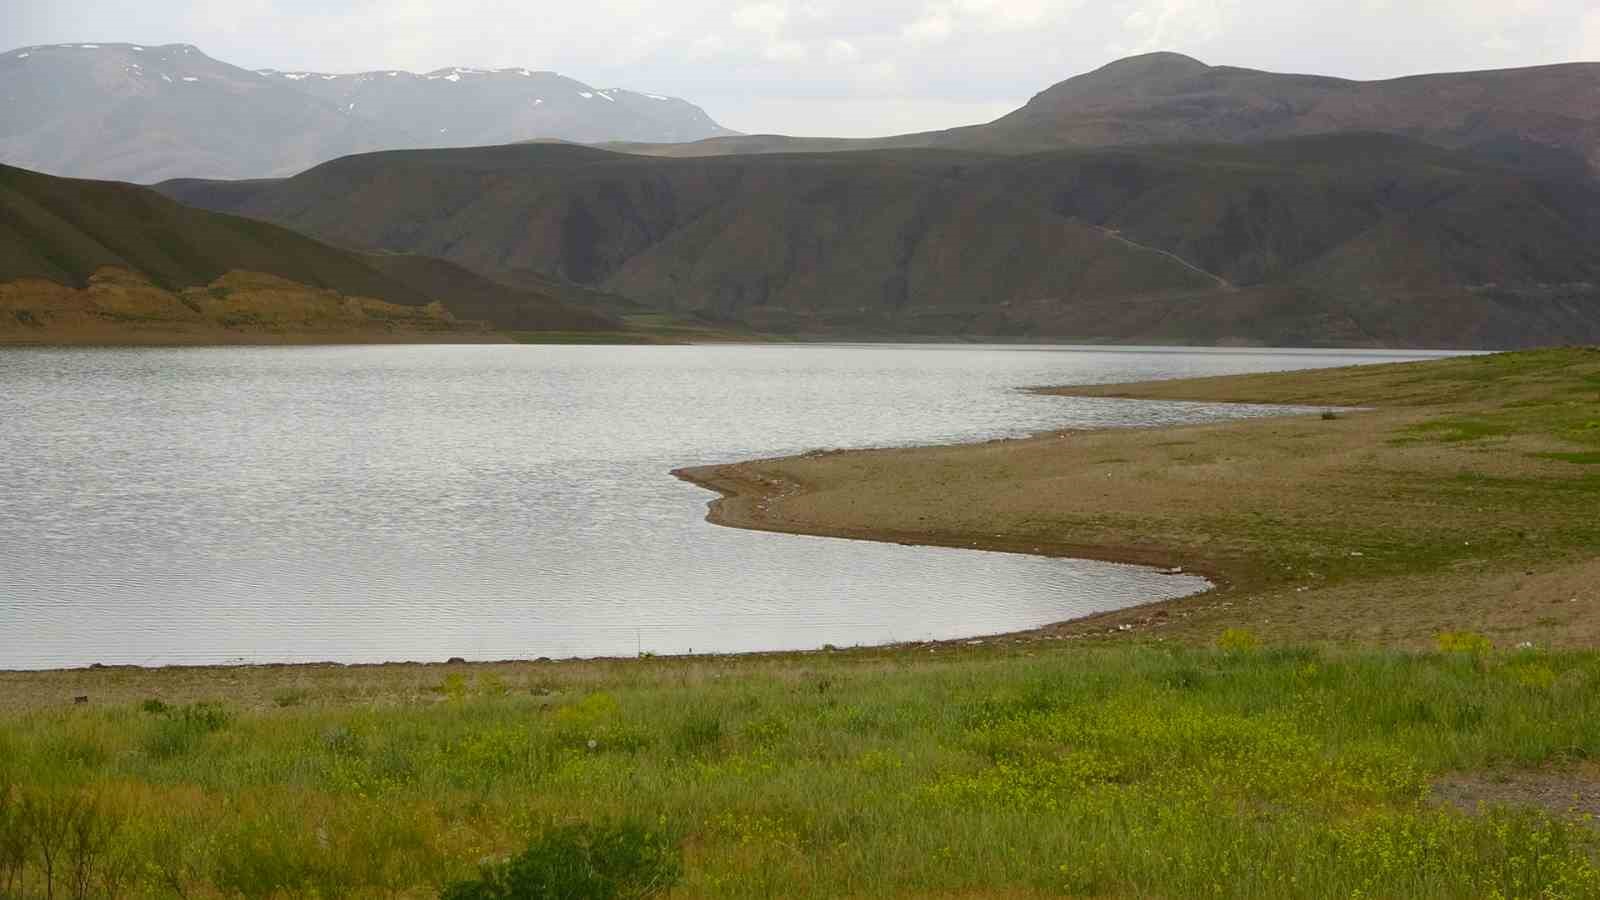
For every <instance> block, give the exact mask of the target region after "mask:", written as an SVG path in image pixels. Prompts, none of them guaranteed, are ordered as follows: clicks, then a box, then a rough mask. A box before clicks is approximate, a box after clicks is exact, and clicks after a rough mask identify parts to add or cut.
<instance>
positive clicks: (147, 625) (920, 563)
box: [0, 344, 1432, 669]
mask: <svg viewBox="0 0 1600 900" xmlns="http://www.w3.org/2000/svg"><path fill="white" fill-rule="evenodd" d="M1429 355H1432V354H1427V353H1416V352H1375V351H1308V350H1253V349H1252V350H1220V349H1203V350H1195V349H1174V348H1109V349H1108V348H1074V347H1058V346H1019V345H989V346H975V345H838V344H835V345H812V344H808V345H781V344H775V345H698V346H664V347H601V346H586V347H576V346H515V345H506V346H441V345H432V346H343V347H273V348H245V347H219V348H190V349H103V350H102V349H24V350H4V351H0V669H37V668H57V667H70V666H83V665H89V664H91V663H104V664H108V665H110V664H136V665H146V666H153V665H169V664H213V663H276V662H309V661H324V660H327V661H337V662H347V663H354V662H379V661H389V660H444V659H446V658H449V657H455V656H460V657H465V658H467V659H512V658H536V657H541V656H548V657H554V658H560V657H574V656H585V657H587V656H631V655H634V654H636V653H641V652H647V653H658V654H673V653H687V652H695V653H706V652H717V653H722V652H737V651H754V650H783V649H807V648H816V647H820V646H823V645H825V644H833V645H837V646H850V645H856V644H876V643H884V642H891V641H906V640H920V639H938V638H955V637H963V636H975V635H983V634H993V633H999V632H1006V631H1014V630H1019V629H1025V628H1031V627H1036V626H1040V625H1044V624H1048V623H1051V622H1057V621H1061V620H1064V619H1069V618H1073V617H1076V616H1082V615H1086V614H1089V613H1093V612H1097V611H1102V610H1107V609H1113V608H1117V607H1122V606H1127V605H1131V604H1137V603H1144V602H1149V601H1152V600H1157V599H1162V598H1167V597H1175V596H1183V595H1186V594H1190V593H1194V592H1196V591H1199V590H1202V589H1204V587H1205V583H1204V582H1203V581H1202V580H1201V579H1199V578H1195V577H1191V576H1172V575H1163V574H1160V573H1158V572H1154V571H1151V570H1148V569H1141V568H1138V567H1132V566H1123V565H1114V564H1109V563H1101V562H1089V561H1078V560H1061V559H1046V558H1036V557H1029V556H1023V555H1016V554H1003V553H989V552H979V551H971V550H955V549H946V548H924V547H905V546H899V545H894V544H881V543H873V542H863V541H847V540H838V539H831V538H816V537H797V536H792V535H780V534H766V533H756V532H747V531H739V530H734V529H727V528H719V527H716V526H713V525H709V524H707V523H706V522H705V521H704V520H703V516H704V513H705V504H706V502H707V501H708V500H710V499H712V495H711V494H710V493H708V492H707V491H704V490H702V489H700V488H697V487H694V486H692V485H689V484H686V483H684V482H681V481H678V480H677V479H675V478H673V477H672V476H671V475H670V474H669V471H670V470H671V469H673V468H675V467H679V466H689V465H700V464H709V463H718V462H731V461H736V460H740V459H746V458H752V457H760V456H773V455H783V454H790V453H798V452H804V451H808V450H813V449H818V448H836V447H872V446H903V445H916V444H929V443H949V442H958V441H981V440H987V439H991V438H997V437H1008V436H1023V435H1026V434H1028V433H1031V432H1034V431H1039V430H1045V429H1056V428H1098V427H1107V426H1149V425H1164V424H1175V423H1185V422H1204V421H1214V420H1219V419H1224V418H1229V417H1239V416H1255V415H1266V414H1272V413H1274V412H1280V411H1281V410H1277V409H1274V408H1271V407H1254V406H1241V405H1215V404H1183V403H1162V402H1145V401H1128V400H1106V399H1073V398H1064V397H1048V396H1039V395H1034V394H1030V393H1027V392H1024V391H1022V390H1019V389H1020V388H1023V387H1027V386H1031V385H1057V384H1086V383H1105V382H1119V381H1134V380H1145V379H1152V378H1173V377H1187V376H1196V375H1221V374H1231V373H1241V372H1261V371H1272V370H1286V369H1300V368H1311V367H1326V366H1340V365H1349V364H1356V363H1375V362H1389V361H1395V360H1400V359H1417V358H1423V357H1425V356H1429Z"/></svg>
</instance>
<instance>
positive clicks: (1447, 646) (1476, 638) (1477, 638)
mask: <svg viewBox="0 0 1600 900" xmlns="http://www.w3.org/2000/svg"><path fill="white" fill-rule="evenodd" d="M1435 643H1436V644H1437V645H1438V647H1439V652H1441V653H1465V654H1467V655H1469V656H1487V655H1488V654H1489V651H1491V650H1493V649H1494V643H1493V642H1492V641H1490V640H1489V639H1488V638H1486V637H1484V636H1483V635H1481V634H1478V633H1477V632H1473V631H1446V632H1442V633H1440V635H1439V636H1438V637H1437V638H1436V639H1435Z"/></svg>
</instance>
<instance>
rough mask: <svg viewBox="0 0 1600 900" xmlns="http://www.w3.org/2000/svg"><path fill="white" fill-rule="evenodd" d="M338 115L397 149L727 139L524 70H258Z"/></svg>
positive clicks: (685, 117) (681, 115) (691, 110)
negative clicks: (376, 130)
mask: <svg viewBox="0 0 1600 900" xmlns="http://www.w3.org/2000/svg"><path fill="white" fill-rule="evenodd" d="M259 74H261V75H264V76H266V77H268V78H270V79H273V80H276V81H278V82H280V83H282V84H286V85H289V86H292V87H294V88H297V89H299V90H301V91H303V92H304V93H306V94H308V95H310V96H312V97H315V98H317V99H319V100H322V101H325V102H327V103H330V104H332V105H333V106H334V107H335V108H337V109H340V110H343V111H344V112H346V113H348V114H351V115H357V116H360V117H362V118H365V119H369V120H371V121H373V122H376V123H378V124H380V125H382V126H384V127H385V128H387V129H390V130H393V131H399V132H405V133H408V134H410V135H411V139H412V142H411V143H410V144H407V145H405V146H407V147H465V146H482V145H486V144H512V143H516V142H518V141H525V140H529V139H545V140H563V141H572V142H577V143H602V142H607V141H658V142H669V143H670V142H677V141H698V140H702V139H704V138H708V137H716V136H721V135H732V134H734V133H735V132H732V131H729V130H728V129H726V128H723V127H722V126H720V125H718V124H717V123H716V122H714V121H712V119H711V117H710V116H708V115H706V113H705V110H702V109H701V108H700V107H698V106H695V105H694V104H692V103H689V102H688V101H686V100H681V99H679V98H676V97H666V96H662V95H660V94H641V93H636V92H634V91H625V90H621V89H619V88H607V89H603V90H602V89H598V88H593V87H590V86H589V85H587V84H584V83H583V82H581V81H576V80H574V79H571V78H567V77H566V76H564V75H558V74H556V73H555V72H535V71H532V70H530V69H521V68H519V69H493V70H490V69H465V68H459V67H458V68H450V69H439V70H436V71H433V72H428V73H425V74H421V75H418V74H413V73H411V72H403V71H399V70H396V69H387V70H383V71H378V72H363V73H360V74H356V75H333V74H328V73H324V72H279V71H276V70H272V69H263V70H261V71H260V73H259Z"/></svg>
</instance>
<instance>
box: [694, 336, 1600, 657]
mask: <svg viewBox="0 0 1600 900" xmlns="http://www.w3.org/2000/svg"><path fill="white" fill-rule="evenodd" d="M1597 373H1600V352H1596V351H1593V350H1581V349H1578V350H1562V351H1545V352H1542V353H1533V354H1512V355H1506V356H1501V357H1472V358H1459V359H1447V360H1438V361H1429V362H1423V363H1406V364H1391V365H1379V366H1362V367H1352V368H1346V369H1337V370H1322V371H1307V372H1293V373H1279V374H1265V375H1247V376H1229V377H1221V378H1206V379H1193V380H1180V381H1164V382H1152V383H1148V384H1132V385H1107V386H1094V387H1084V388H1072V387H1064V388H1050V389H1045V392H1047V393H1058V394H1071V395H1081V396H1096V397H1129V398H1140V399H1158V400H1200V401H1210V402H1224V401H1232V402H1247V403H1282V404H1295V405H1305V406H1321V407H1358V406H1359V407H1365V409H1363V410H1361V411H1349V410H1346V411H1342V412H1338V413H1330V414H1329V415H1328V416H1327V417H1325V416H1323V415H1297V416H1289V417H1274V418H1265V419H1251V420H1243V421H1234V422H1225V423H1217V424H1207V425H1196V426H1182V427H1173V428H1139V429H1127V428H1123V429H1105V430H1097V431H1082V432H1052V433H1046V434H1040V435H1036V436H1034V437H1031V438H1027V439H1023V440H1004V441H992V442H988V443H984V444H973V445H959V446H947V447H924V448H910V449H902V448H895V449H879V450H857V451H846V452H823V453H813V454H807V455H804V456H797V457H789V458H782V459H766V460H755V461H748V462H739V463H733V464H729V465H721V466H705V467H697V468H691V469H681V470H678V471H677V472H676V473H675V474H676V475H678V476H679V477H680V478H683V479H685V480H688V481H691V482H693V483H695V484H698V485H701V486H703V487H706V488H709V489H711V490H714V491H717V492H718V493H719V494H721V495H722V496H721V497H720V498H719V499H718V500H715V501H713V502H712V503H711V504H710V509H709V513H708V518H709V519H710V521H712V522H715V523H717V524H721V525H727V526H731V527H739V528H750V529H756V530H762V531H775V532H785V533H794V534H809V535H824V536H832V537H842V538H854V539H864V540H880V541H893V542H897V543H905V544H927V545H937V546H949V547H970V548H975V549H984V550H997V551H1003V552H1021V553H1037V554H1040V555H1046V556H1067V557H1078V558H1086V559H1098V560H1106V561H1112V562H1126V563H1138V564H1144V565H1151V566H1157V567H1162V568H1168V567H1182V568H1183V569H1184V570H1185V571H1188V572H1193V573H1198V574H1202V575H1204V576H1206V577H1207V578H1209V579H1210V580H1212V582H1213V583H1214V584H1215V585H1216V588H1215V589H1214V590H1213V591H1210V592H1208V593H1206V594H1203V595H1197V596H1192V597H1189V598H1184V599H1179V600H1172V601H1165V602H1160V603H1153V604H1148V605H1143V606H1137V607H1132V608H1129V609H1124V610H1118V611H1114V612H1108V613H1101V614H1098V615H1094V616H1090V617H1087V618H1084V619H1079V620H1075V621H1071V622H1064V623H1060V624H1057V625H1052V626H1048V627H1046V628H1041V629H1036V630H1034V631H1031V632H1026V633H1023V634H1022V635H1017V636H1016V637H1023V638H1026V639H1030V640H1033V639H1051V638H1081V637H1087V636H1102V637H1108V636H1121V635H1126V634H1128V633H1130V632H1132V633H1135V634H1139V635H1145V636H1149V637H1155V638H1157V639H1168V638H1176V639H1180V640H1187V641H1194V642H1207V641H1210V640H1212V639H1214V638H1215V637H1216V635H1217V634H1219V633H1220V632H1221V631H1222V630H1225V629H1227V628H1233V627H1238V628H1249V629H1251V630H1253V631H1256V632H1258V633H1260V634H1261V635H1262V636H1263V637H1264V638H1266V639H1269V640H1282V641H1336V642H1355V643H1362V644H1380V645H1398V646H1406V647H1424V646H1429V645H1431V644H1432V642H1433V639H1434V637H1435V636H1436V635H1437V634H1439V633H1441V632H1445V631H1453V630H1475V631H1484V632H1487V633H1489V634H1490V635H1491V636H1492V637H1494V638H1495V639H1496V640H1499V641H1505V642H1523V641H1527V642H1531V643H1535V644H1539V645H1554V646H1592V645H1593V644H1594V642H1595V641H1596V640H1600V558H1597V556H1600V554H1597V553H1596V549H1597V548H1600V532H1597V530H1596V529H1595V528H1594V527H1593V526H1592V524H1591V522H1592V515H1591V514H1590V512H1589V510H1592V508H1594V507H1593V504H1594V503H1596V502H1600V481H1597V480H1596V479H1594V478H1591V477H1589V473H1590V471H1591V470H1590V469H1588V468H1586V467H1584V466H1583V465H1581V464H1580V465H1574V464H1573V463H1574V462H1579V463H1581V462H1585V461H1587V459H1588V455H1592V454H1588V455H1586V454H1587V451H1585V450H1584V449H1583V448H1585V447H1588V446H1590V442H1591V441H1592V440H1594V439H1595V438H1597V437H1600V435H1597V434H1596V433H1595V431H1596V426H1595V425H1594V424H1593V423H1592V420H1591V419H1590V418H1589V417H1590V416H1591V415H1592V416H1593V417H1594V418H1596V419H1600V398H1597V395H1596V393H1595V391H1594V387H1593V385H1594V384H1596V383H1600V378H1597ZM1591 403H1593V404H1597V405H1592V406H1591V405H1590V404H1591ZM1546 407H1549V408H1551V409H1552V410H1560V412H1559V413H1550V412H1541V410H1542V409H1544V408H1546Z"/></svg>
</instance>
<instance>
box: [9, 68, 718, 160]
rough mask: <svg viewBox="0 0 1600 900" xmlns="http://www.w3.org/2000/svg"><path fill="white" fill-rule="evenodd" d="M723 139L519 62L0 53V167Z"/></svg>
mask: <svg viewBox="0 0 1600 900" xmlns="http://www.w3.org/2000/svg"><path fill="white" fill-rule="evenodd" d="M731 133H732V132H729V131H727V130H726V129H724V128H721V127H720V126H718V125H717V124H716V123H715V122H713V121H712V120H711V118H710V117H709V116H707V115H706V114H705V112H704V111H702V110H701V109H699V108H698V107H696V106H694V105H692V104H690V103H687V102H685V101H683V100H676V99H672V98H661V99H657V97H656V95H650V94H635V93H632V92H629V91H621V90H607V91H601V90H596V89H594V88H591V87H588V86H587V85H584V84H583V83H582V82H578V81H573V80H572V79H569V78H564V77H562V76H560V75H556V74H554V73H549V72H532V71H529V70H526V69H515V70H501V71H495V72H485V71H479V70H471V69H449V70H441V71H439V72H433V73H428V74H426V75H411V74H410V73H405V72H399V71H394V72H392V73H391V72H389V71H384V72H374V73H366V74H362V75H350V76H343V75H327V74H317V73H307V72H287V73H286V72H275V71H270V70H269V71H263V72H253V71H249V70H246V69H241V68H239V67H237V66H233V65H229V64H228V63H225V62H221V61H219V60H215V59H212V58H211V57H209V56H206V55H205V54H204V53H202V52H200V50H199V49H197V48H196V47H194V46H191V45H189V44H168V45H164V46H144V45H140V44H54V45H48V46H39V47H24V48H21V49H18V50H13V51H11V52H9V53H5V54H3V55H0V162H4V163H6V164H9V165H15V166H20V167H23V168H28V169H32V170H36V171H43V172H49V173H52V174H57V175H70V176H75V177H87V178H102V179H114V180H121V181H135V182H155V181H161V180H163V179H168V178H175V177H184V176H189V177H207V178H255V177H270V176H280V175H289V174H293V173H295V172H299V171H303V170H304V169H307V168H309V167H311V166H313V165H316V164H317V163H321V162H324V161H326V160H329V159H334V158H337V157H340V156H345V155H349V154H352V153H362V152H367V151H372V150H380V149H385V148H399V147H447V146H463V145H469V144H479V143H506V142H510V141H519V140H529V139H553V140H578V141H608V140H629V141H657V142H660V141H676V140H695V139H700V138H706V137H711V136H715V135H726V134H731Z"/></svg>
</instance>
